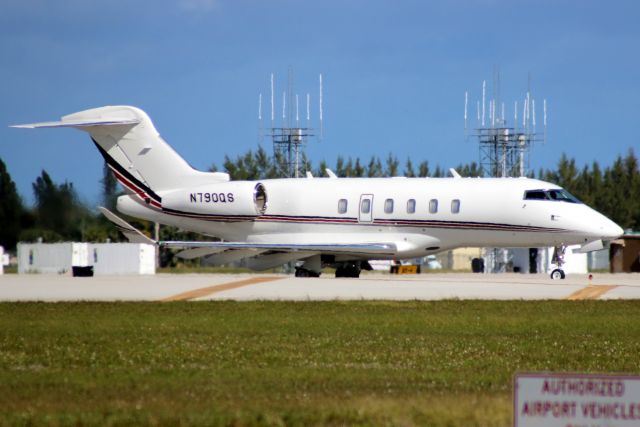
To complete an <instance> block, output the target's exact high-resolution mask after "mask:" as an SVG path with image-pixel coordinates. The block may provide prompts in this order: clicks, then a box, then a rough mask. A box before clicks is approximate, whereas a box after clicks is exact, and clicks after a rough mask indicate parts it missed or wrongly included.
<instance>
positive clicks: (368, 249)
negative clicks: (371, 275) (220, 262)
mask: <svg viewBox="0 0 640 427" xmlns="http://www.w3.org/2000/svg"><path fill="white" fill-rule="evenodd" d="M158 244H159V245H160V246H163V247H167V248H175V249H185V250H194V252H195V250H196V249H203V251H202V252H203V253H204V252H208V251H206V249H209V250H210V251H211V252H208V253H215V252H219V251H223V250H228V249H247V250H252V249H253V250H259V251H279V252H296V251H303V252H324V253H335V254H351V255H391V256H393V255H395V254H396V251H397V247H396V245H395V243H385V242H380V243H282V242H183V241H164V242H162V241H161V242H158Z"/></svg>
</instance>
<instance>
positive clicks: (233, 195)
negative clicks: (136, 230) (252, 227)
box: [159, 181, 267, 217]
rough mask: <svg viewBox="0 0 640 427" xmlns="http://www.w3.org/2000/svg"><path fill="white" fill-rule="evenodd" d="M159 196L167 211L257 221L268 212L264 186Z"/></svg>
mask: <svg viewBox="0 0 640 427" xmlns="http://www.w3.org/2000/svg"><path fill="white" fill-rule="evenodd" d="M159 195H160V197H162V208H163V210H167V211H176V212H184V213H190V214H203V215H229V216H245V217H246V216H248V217H255V216H260V215H262V214H264V213H265V211H266V210H267V192H266V189H265V187H264V185H263V184H261V183H256V182H250V181H231V182H221V183H212V184H205V185H200V186H197V187H193V188H186V189H180V190H174V191H168V192H166V193H161V194H159Z"/></svg>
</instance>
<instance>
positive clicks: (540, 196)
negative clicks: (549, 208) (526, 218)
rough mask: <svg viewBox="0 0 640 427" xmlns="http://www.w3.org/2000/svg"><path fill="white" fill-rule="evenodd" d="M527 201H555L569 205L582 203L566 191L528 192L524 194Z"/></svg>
mask: <svg viewBox="0 0 640 427" xmlns="http://www.w3.org/2000/svg"><path fill="white" fill-rule="evenodd" d="M524 199H525V200H555V201H560V202H568V203H582V202H580V200H578V199H577V198H576V197H575V196H573V195H572V194H571V193H569V192H568V191H567V190H564V189H559V190H557V189H553V190H528V191H525V192H524Z"/></svg>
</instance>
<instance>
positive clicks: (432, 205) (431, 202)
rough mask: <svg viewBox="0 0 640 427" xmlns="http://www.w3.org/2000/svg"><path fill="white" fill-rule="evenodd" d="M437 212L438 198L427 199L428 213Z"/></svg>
mask: <svg viewBox="0 0 640 427" xmlns="http://www.w3.org/2000/svg"><path fill="white" fill-rule="evenodd" d="M437 212H438V199H431V200H429V213H432V214H434V213H437Z"/></svg>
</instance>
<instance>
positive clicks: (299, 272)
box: [296, 267, 320, 277]
mask: <svg viewBox="0 0 640 427" xmlns="http://www.w3.org/2000/svg"><path fill="white" fill-rule="evenodd" d="M296 277H320V273H319V272H317V271H313V270H307V269H306V268H303V267H296Z"/></svg>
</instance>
